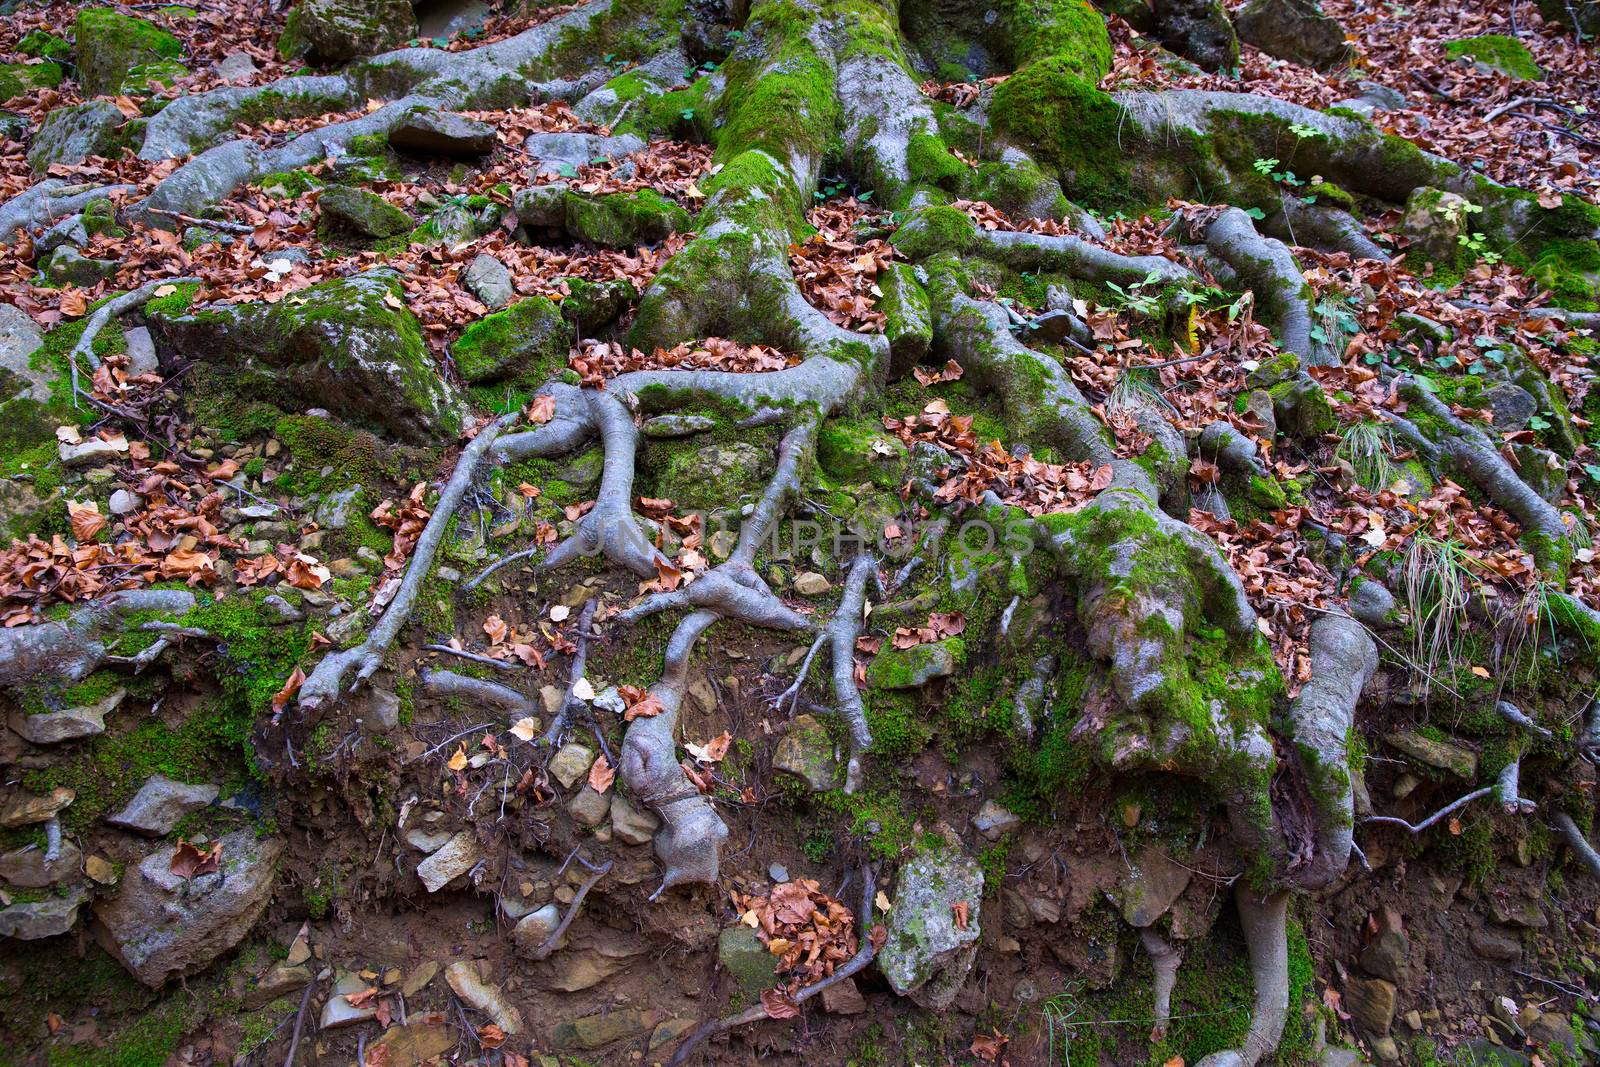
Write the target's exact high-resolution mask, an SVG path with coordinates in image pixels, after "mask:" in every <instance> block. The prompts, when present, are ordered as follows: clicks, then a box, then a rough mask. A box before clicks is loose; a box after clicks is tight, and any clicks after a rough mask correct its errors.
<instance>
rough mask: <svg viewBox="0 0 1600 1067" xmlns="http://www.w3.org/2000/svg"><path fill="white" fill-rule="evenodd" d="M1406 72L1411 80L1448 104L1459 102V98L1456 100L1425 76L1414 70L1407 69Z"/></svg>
mask: <svg viewBox="0 0 1600 1067" xmlns="http://www.w3.org/2000/svg"><path fill="white" fill-rule="evenodd" d="M1406 74H1408V75H1409V76H1410V77H1411V80H1412V81H1414V82H1416V83H1417V84H1418V85H1420V86H1422V87H1423V88H1424V89H1426V90H1428V92H1430V93H1432V94H1433V95H1434V96H1437V97H1438V98H1439V99H1440V100H1443V101H1445V102H1446V103H1449V104H1459V103H1461V101H1460V100H1458V99H1457V98H1455V97H1453V96H1451V95H1450V94H1449V93H1447V92H1445V91H1444V90H1443V89H1441V88H1439V87H1438V86H1437V85H1435V84H1433V83H1432V82H1431V81H1429V80H1428V79H1427V78H1424V77H1423V76H1422V75H1421V74H1419V73H1418V72H1416V71H1414V70H1408V71H1406Z"/></svg>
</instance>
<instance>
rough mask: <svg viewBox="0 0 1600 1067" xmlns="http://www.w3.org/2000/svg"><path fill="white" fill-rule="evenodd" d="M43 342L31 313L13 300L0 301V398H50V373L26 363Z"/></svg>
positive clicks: (41, 399) (2, 399)
mask: <svg viewBox="0 0 1600 1067" xmlns="http://www.w3.org/2000/svg"><path fill="white" fill-rule="evenodd" d="M42 344H44V334H43V333H42V332H41V331H40V329H39V327H38V326H37V325H36V324H35V323H34V321H33V316H31V315H29V314H28V313H27V312H26V311H23V310H22V309H21V308H19V307H17V306H16V305H14V304H0V386H4V391H3V392H0V401H4V400H9V399H10V398H11V397H12V396H27V397H29V398H31V399H33V400H37V401H39V402H41V403H43V402H44V401H47V400H49V399H50V375H49V374H47V373H45V372H44V371H42V370H35V369H34V368H33V367H31V366H29V365H28V360H29V357H30V356H32V355H33V354H34V353H35V352H36V351H38V350H39V346H40V345H42ZM8 375H9V376H10V377H8Z"/></svg>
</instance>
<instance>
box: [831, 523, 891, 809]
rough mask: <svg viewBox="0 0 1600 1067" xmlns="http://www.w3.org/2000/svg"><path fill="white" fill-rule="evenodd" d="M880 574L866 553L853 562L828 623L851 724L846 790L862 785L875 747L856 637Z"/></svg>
mask: <svg viewBox="0 0 1600 1067" xmlns="http://www.w3.org/2000/svg"><path fill="white" fill-rule="evenodd" d="M877 575H878V567H877V561H876V560H874V559H873V558H872V557H871V556H870V555H867V554H865V553H863V554H862V555H860V556H857V557H856V561H855V562H854V563H852V564H851V565H850V573H849V575H848V576H846V578H845V582H844V595H843V596H842V597H841V598H840V599H839V610H838V611H836V612H834V615H833V619H832V621H831V622H829V623H828V629H827V635H828V643H829V645H830V646H831V648H832V652H833V695H834V699H835V700H836V701H837V702H838V705H839V714H840V715H842V716H843V717H844V721H845V724H846V725H847V726H849V727H850V759H849V761H848V763H847V764H846V766H845V777H844V791H845V792H846V793H855V792H857V791H859V790H860V788H861V779H862V769H861V759H862V757H863V756H865V755H866V754H867V753H868V752H869V751H870V750H871V749H872V727H870V726H869V725H867V709H866V706H865V705H864V704H862V702H861V690H860V689H858V688H856V638H857V637H858V636H859V635H860V634H861V623H862V620H863V618H864V616H865V611H866V601H867V582H868V581H869V580H874V579H876V578H877Z"/></svg>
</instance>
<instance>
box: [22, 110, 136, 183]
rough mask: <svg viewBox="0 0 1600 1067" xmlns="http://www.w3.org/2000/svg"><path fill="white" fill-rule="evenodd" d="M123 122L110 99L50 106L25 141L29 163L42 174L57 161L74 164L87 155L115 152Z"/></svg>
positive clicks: (80, 161)
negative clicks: (42, 119)
mask: <svg viewBox="0 0 1600 1067" xmlns="http://www.w3.org/2000/svg"><path fill="white" fill-rule="evenodd" d="M126 121H127V119H125V118H123V116H122V112H120V111H118V110H117V108H116V105H114V104H112V103H111V102H110V101H109V100H90V101H87V102H85V103H82V104H74V105H72V106H71V107H59V108H53V109H51V111H50V112H49V114H47V115H45V117H44V121H43V122H41V123H39V128H38V129H37V130H36V131H34V134H33V139H32V140H31V141H29V142H28V165H29V166H31V167H32V168H33V169H34V171H35V172H37V173H40V174H43V173H44V172H45V171H46V170H48V169H50V167H51V166H52V165H54V164H56V163H64V164H66V165H68V166H77V165H78V164H79V163H82V162H83V161H84V160H85V159H87V158H88V157H90V156H110V155H114V154H115V153H116V145H117V131H118V130H119V129H121V128H122V124H123V123H124V122H126Z"/></svg>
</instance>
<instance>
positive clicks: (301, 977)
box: [243, 963, 312, 1011]
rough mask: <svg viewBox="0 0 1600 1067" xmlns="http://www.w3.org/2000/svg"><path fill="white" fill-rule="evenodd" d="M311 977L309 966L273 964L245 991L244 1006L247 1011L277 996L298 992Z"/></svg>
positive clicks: (263, 1005)
mask: <svg viewBox="0 0 1600 1067" xmlns="http://www.w3.org/2000/svg"><path fill="white" fill-rule="evenodd" d="M311 978H312V975H311V971H310V969H309V968H306V967H296V966H293V965H291V964H287V963H276V964H273V966H272V967H270V968H269V969H268V970H267V972H266V973H265V974H263V975H262V976H261V977H259V978H257V979H256V983H255V985H253V986H251V987H250V988H249V989H248V990H247V991H246V992H245V994H244V997H243V1002H244V1006H245V1008H246V1010H249V1011H254V1010H256V1009H257V1008H264V1007H266V1006H267V1005H268V1004H271V1003H272V1002H273V1001H274V1000H277V999H278V998H279V997H283V996H288V995H289V994H290V993H298V992H300V990H302V989H304V988H305V987H306V985H307V983H309V982H310V981H311Z"/></svg>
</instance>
